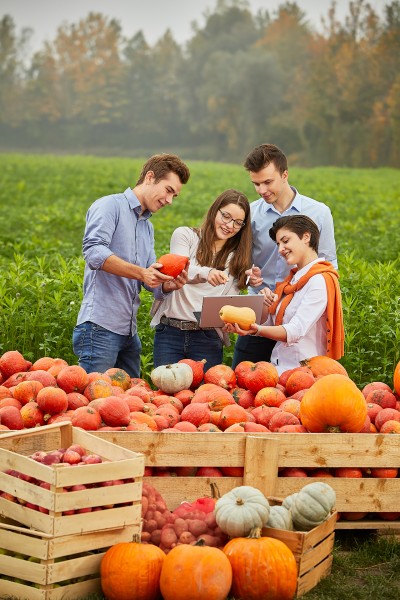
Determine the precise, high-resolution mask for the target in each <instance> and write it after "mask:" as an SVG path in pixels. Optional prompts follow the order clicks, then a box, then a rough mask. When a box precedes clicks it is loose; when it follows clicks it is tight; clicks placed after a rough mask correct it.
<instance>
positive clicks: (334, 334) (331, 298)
mask: <svg viewBox="0 0 400 600" xmlns="http://www.w3.org/2000/svg"><path fill="white" fill-rule="evenodd" d="M297 270H298V269H292V270H291V271H290V273H289V275H288V276H287V277H286V279H285V280H284V281H281V282H280V283H277V285H276V290H275V294H277V295H278V299H277V300H275V302H274V303H273V304H272V305H271V306H270V309H269V312H270V314H271V315H273V314H275V312H276V309H277V307H278V304H279V302H280V301H281V299H282V296H283V295H285V297H284V298H283V300H282V303H281V305H280V307H279V311H278V314H277V315H276V319H275V325H282V321H283V315H284V313H285V310H286V307H287V306H288V304H289V303H290V302H291V300H292V298H293V296H294V294H295V293H296V292H297V291H298V290H300V289H301V288H302V287H303V286H304V285H305V284H306V283H307V281H308V280H309V279H311V277H313V275H317V274H319V273H320V274H321V275H323V277H324V279H325V284H326V289H327V293H328V303H327V307H326V313H327V318H326V354H327V356H329V357H330V358H334V359H335V360H338V359H339V358H341V357H342V356H343V354H344V326H343V310H342V296H341V293H340V287H339V281H338V279H339V274H338V272H337V271H336V270H335V269H334V267H333V266H332V264H331V263H330V262H327V261H321V262H318V263H315V264H314V265H313V266H312V267H311V268H310V269H309V270H308V271H307V273H306V274H305V275H303V276H302V277H300V279H299V280H298V281H297V283H294V284H291V283H290V282H291V280H292V278H293V275H294V274H295V273H296V271H297Z"/></svg>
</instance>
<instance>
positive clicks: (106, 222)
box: [82, 201, 117, 270]
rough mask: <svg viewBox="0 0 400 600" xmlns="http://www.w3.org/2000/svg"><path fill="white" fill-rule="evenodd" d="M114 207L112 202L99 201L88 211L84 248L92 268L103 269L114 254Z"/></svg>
mask: <svg viewBox="0 0 400 600" xmlns="http://www.w3.org/2000/svg"><path fill="white" fill-rule="evenodd" d="M114 207H115V205H114V204H113V203H112V202H105V203H103V204H100V203H99V202H98V201H97V202H94V204H92V206H91V207H90V208H89V210H88V212H87V215H86V229H85V234H84V236H83V243H82V250H83V256H84V259H85V261H86V264H87V265H88V267H89V268H90V269H92V270H99V269H101V268H102V266H103V264H104V263H105V261H106V260H107V258H109V257H110V256H112V255H113V254H114V252H113V251H112V250H111V249H110V247H109V246H110V244H111V240H112V236H113V233H114V231H115V228H116V218H117V216H116V213H115V210H114Z"/></svg>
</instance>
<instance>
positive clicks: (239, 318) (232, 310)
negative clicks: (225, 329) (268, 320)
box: [219, 304, 256, 330]
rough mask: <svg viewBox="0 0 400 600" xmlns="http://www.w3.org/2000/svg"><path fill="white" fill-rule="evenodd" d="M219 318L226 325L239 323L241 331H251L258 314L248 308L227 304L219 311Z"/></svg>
mask: <svg viewBox="0 0 400 600" xmlns="http://www.w3.org/2000/svg"><path fill="white" fill-rule="evenodd" d="M219 316H220V318H221V320H222V321H223V322H224V323H237V324H238V325H239V327H240V329H245V330H249V329H250V327H251V326H252V325H254V323H255V322H256V313H255V312H254V310H253V309H252V308H249V307H248V306H231V305H230V304H225V305H224V306H222V308H221V310H220V311H219Z"/></svg>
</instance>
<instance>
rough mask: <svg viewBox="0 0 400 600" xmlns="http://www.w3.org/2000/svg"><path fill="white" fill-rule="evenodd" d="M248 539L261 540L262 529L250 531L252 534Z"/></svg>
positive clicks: (257, 528)
mask: <svg viewBox="0 0 400 600" xmlns="http://www.w3.org/2000/svg"><path fill="white" fill-rule="evenodd" d="M247 537H248V538H251V539H256V540H258V539H260V537H261V527H253V529H252V530H251V531H250V533H249V535H248V536H247Z"/></svg>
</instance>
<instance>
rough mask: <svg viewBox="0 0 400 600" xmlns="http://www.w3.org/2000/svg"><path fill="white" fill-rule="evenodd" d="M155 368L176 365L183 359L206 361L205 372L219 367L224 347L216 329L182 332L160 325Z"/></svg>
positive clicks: (155, 335) (156, 342)
mask: <svg viewBox="0 0 400 600" xmlns="http://www.w3.org/2000/svg"><path fill="white" fill-rule="evenodd" d="M153 357H154V366H155V367H159V366H160V365H169V364H171V363H176V362H178V361H179V360H182V358H191V359H192V360H203V358H205V359H206V361H207V362H206V364H205V365H204V371H207V369H209V368H210V367H213V366H215V365H219V364H221V363H222V359H223V345H222V341H221V339H220V337H219V335H218V333H217V332H216V331H215V330H214V329H199V330H196V331H181V330H180V329H178V328H177V327H170V326H169V325H164V324H163V323H160V324H159V325H156V328H155V334H154V350H153Z"/></svg>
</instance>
